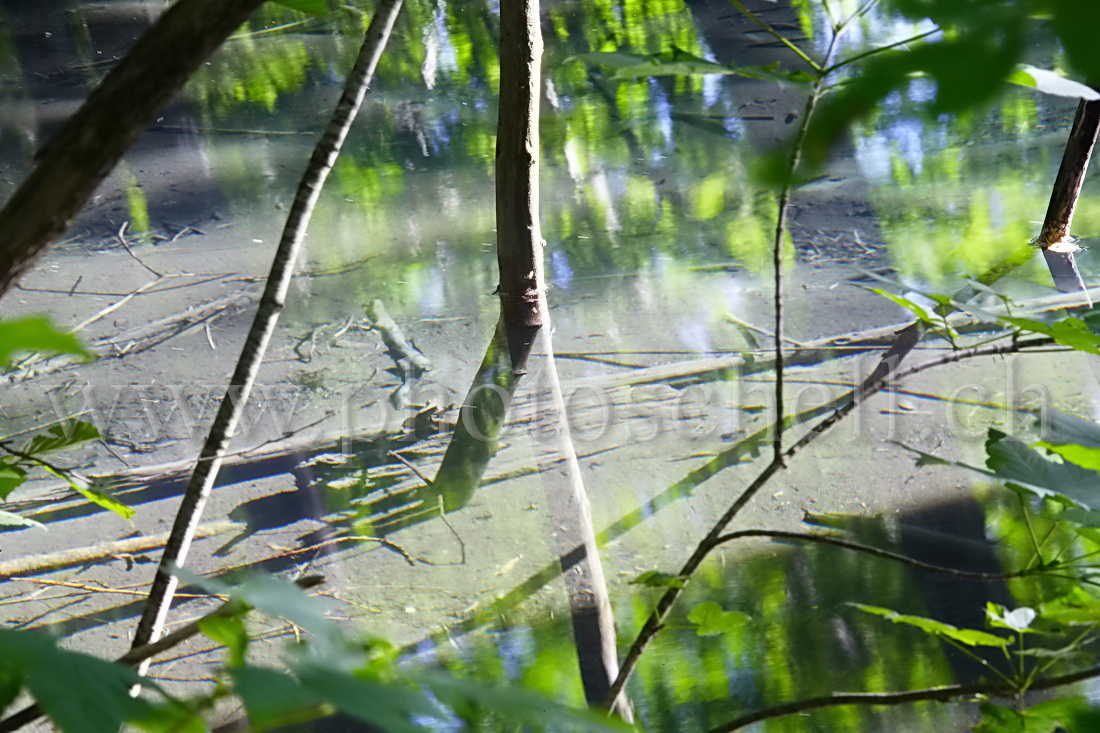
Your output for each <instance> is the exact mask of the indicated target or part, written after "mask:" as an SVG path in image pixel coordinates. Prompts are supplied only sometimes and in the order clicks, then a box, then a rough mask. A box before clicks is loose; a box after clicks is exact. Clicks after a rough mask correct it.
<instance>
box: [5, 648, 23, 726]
mask: <svg viewBox="0 0 1100 733" xmlns="http://www.w3.org/2000/svg"><path fill="white" fill-rule="evenodd" d="M25 676H26V669H25V668H24V665H22V664H19V663H17V662H16V660H14V659H10V658H8V659H5V658H4V657H0V716H2V715H3V714H4V711H5V710H7V709H8V707H9V706H10V705H11V704H12V703H13V702H15V698H16V697H17V696H18V695H19V690H20V689H22V687H23V678H24V677H25Z"/></svg>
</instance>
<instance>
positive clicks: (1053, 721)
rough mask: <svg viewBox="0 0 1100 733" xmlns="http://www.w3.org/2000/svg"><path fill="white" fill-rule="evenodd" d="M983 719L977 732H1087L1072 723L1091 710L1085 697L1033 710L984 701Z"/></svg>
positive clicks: (1054, 702) (1058, 701)
mask: <svg viewBox="0 0 1100 733" xmlns="http://www.w3.org/2000/svg"><path fill="white" fill-rule="evenodd" d="M981 710H982V720H981V722H980V723H978V725H977V726H975V727H974V733H1053V732H1054V731H1056V730H1064V731H1068V733H1085V731H1086V730H1090V729H1086V728H1079V727H1077V726H1075V725H1074V724H1073V722H1074V720H1075V719H1076V718H1077V716H1079V715H1080V714H1081V713H1083V712H1085V711H1087V710H1088V703H1087V702H1086V701H1085V699H1084V698H1082V697H1063V698H1059V699H1057V700H1048V701H1046V702H1041V703H1038V704H1036V705H1032V706H1031V707H1027V708H1023V709H1022V710H1021V709H1018V708H1010V707H1005V706H1003V705H996V704H994V703H991V702H984V703H982V706H981Z"/></svg>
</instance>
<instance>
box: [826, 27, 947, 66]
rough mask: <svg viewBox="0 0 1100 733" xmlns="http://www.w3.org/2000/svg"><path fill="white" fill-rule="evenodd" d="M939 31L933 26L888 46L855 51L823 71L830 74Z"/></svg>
mask: <svg viewBox="0 0 1100 733" xmlns="http://www.w3.org/2000/svg"><path fill="white" fill-rule="evenodd" d="M939 32H940V29H939V28H934V29H932V30H930V31H926V32H924V33H918V34H917V35H915V36H912V37H910V38H906V39H904V40H901V41H898V42H897V43H891V44H890V45H888V46H880V47H878V48H872V49H871V50H870V51H864V52H863V53H857V54H856V55H855V56H850V57H848V58H846V59H843V60H841V61H837V62H836V63H835V64H833V65H832V66H830V67H829V68H827V69H825V71H824V72H823V73H825V74H831V73H832V72H834V71H836V70H837V69H840V68H843V67H845V66H847V65H848V64H852V63H855V62H856V61H862V60H863V59H865V58H867V57H868V56H874V55H875V54H878V53H882V52H883V51H889V50H890V49H893V48H897V47H898V46H904V45H906V44H909V43H913V42H915V41H919V40H921V39H922V38H927V37H928V36H930V35H932V34H933V33H939Z"/></svg>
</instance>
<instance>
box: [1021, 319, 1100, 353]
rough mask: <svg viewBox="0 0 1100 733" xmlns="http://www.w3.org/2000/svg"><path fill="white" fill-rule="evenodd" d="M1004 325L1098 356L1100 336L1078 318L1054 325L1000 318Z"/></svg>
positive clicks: (1056, 322)
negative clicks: (1046, 337)
mask: <svg viewBox="0 0 1100 733" xmlns="http://www.w3.org/2000/svg"><path fill="white" fill-rule="evenodd" d="M1001 320H1002V321H1004V322H1005V323H1008V324H1011V325H1013V326H1016V327H1017V328H1019V329H1020V330H1021V331H1026V332H1029V333H1036V334H1039V335H1041V336H1049V337H1050V338H1052V339H1054V341H1056V342H1058V343H1060V344H1062V345H1063V346H1068V347H1070V348H1071V349H1076V350H1077V351H1084V352H1086V353H1089V354H1100V336H1098V335H1096V334H1094V333H1093V332H1092V331H1090V330H1089V327H1088V326H1087V325H1086V324H1085V322H1084V321H1082V320H1081V319H1080V318H1075V317H1073V316H1068V317H1066V318H1063V319H1061V320H1059V321H1055V322H1054V323H1043V322H1042V321H1036V320H1033V319H1031V318H1013V317H1010V316H1001Z"/></svg>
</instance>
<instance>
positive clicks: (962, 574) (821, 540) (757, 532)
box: [714, 529, 1032, 583]
mask: <svg viewBox="0 0 1100 733" xmlns="http://www.w3.org/2000/svg"><path fill="white" fill-rule="evenodd" d="M745 537H768V538H771V539H778V540H796V541H800V542H803V541H804V542H817V543H818V544H822V545H833V546H834V547H843V548H844V549H846V550H855V551H856V552H862V553H864V554H867V555H873V556H874V557H879V558H882V559H884V560H892V561H894V562H899V563H901V564H902V565H908V566H909V567H911V568H913V569H914V570H925V571H927V572H930V573H939V574H940V575H948V576H950V577H952V578H961V579H964V580H977V581H981V582H985V583H993V582H998V581H1004V580H1011V579H1012V578H1022V577H1024V576H1025V575H1030V574H1032V571H1029V570H1018V571H1016V572H1014V573H975V572H971V571H969V570H956V569H955V568H945V567H943V566H940V565H931V564H929V563H926V562H921V561H920V560H916V559H914V558H911V557H909V556H908V555H902V554H901V553H898V552H891V551H889V550H883V549H881V548H878V547H874V546H872V545H865V544H863V543H861V542H852V541H851V540H843V539H840V538H839V537H830V536H829V535H823V534H810V533H808V532H784V531H781V530H771V529H746V530H743V531H740V532H730V533H729V534H724V535H722V536H721V537H718V538H717V539H716V540H715V541H714V544H715V546H718V545H721V544H724V543H726V542H732V541H733V540H739V539H743V538H745Z"/></svg>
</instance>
